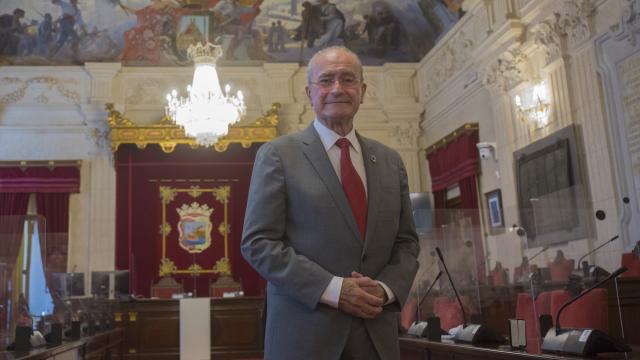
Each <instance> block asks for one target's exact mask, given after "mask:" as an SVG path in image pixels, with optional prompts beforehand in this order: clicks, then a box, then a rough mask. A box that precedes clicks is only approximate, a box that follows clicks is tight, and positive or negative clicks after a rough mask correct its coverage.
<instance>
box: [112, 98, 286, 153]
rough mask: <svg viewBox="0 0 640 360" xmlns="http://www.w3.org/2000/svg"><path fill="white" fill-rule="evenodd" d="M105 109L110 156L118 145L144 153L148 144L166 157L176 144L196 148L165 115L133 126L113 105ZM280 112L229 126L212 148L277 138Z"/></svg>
mask: <svg viewBox="0 0 640 360" xmlns="http://www.w3.org/2000/svg"><path fill="white" fill-rule="evenodd" d="M105 109H106V110H107V111H108V112H109V115H108V117H107V124H109V128H110V129H111V151H112V152H116V151H117V150H118V147H120V145H121V144H136V146H137V147H138V148H140V149H144V148H145V147H147V145H149V144H158V145H160V147H161V148H162V151H164V152H165V153H167V154H169V153H171V152H173V150H175V148H176V145H178V144H186V145H189V146H191V147H192V148H194V149H195V148H197V147H198V146H199V145H198V144H197V143H196V140H195V139H194V138H191V137H187V136H185V134H184V129H182V128H181V127H180V126H178V125H176V124H175V123H173V121H171V119H170V118H169V117H167V116H166V115H165V116H163V117H162V119H161V120H160V122H159V123H157V124H149V125H136V124H134V123H133V122H132V121H131V120H129V119H128V118H127V117H126V116H125V115H124V114H122V113H121V112H119V111H118V110H116V109H115V107H114V105H113V103H107V104H105ZM279 109H280V103H273V104H271V108H270V109H269V110H267V112H266V113H265V114H264V115H263V116H261V117H259V118H258V119H256V121H255V122H254V123H253V124H243V122H242V121H241V122H240V123H239V124H236V125H232V126H230V127H229V134H227V136H225V137H223V138H221V139H220V140H218V142H217V143H216V144H214V145H213V148H214V149H215V150H216V151H218V152H223V151H226V150H227V148H228V147H229V144H232V143H239V144H240V145H242V147H244V148H245V149H246V148H249V147H251V145H252V144H253V143H260V142H267V141H270V140H273V139H275V138H276V137H277V136H278V129H277V126H278V110H279ZM243 120H244V119H243Z"/></svg>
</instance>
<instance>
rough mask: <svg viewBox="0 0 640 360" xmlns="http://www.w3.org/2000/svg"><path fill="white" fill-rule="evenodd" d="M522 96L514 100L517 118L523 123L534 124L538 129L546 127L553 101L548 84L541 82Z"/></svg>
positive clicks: (515, 97)
mask: <svg viewBox="0 0 640 360" xmlns="http://www.w3.org/2000/svg"><path fill="white" fill-rule="evenodd" d="M521 95H522V96H520V95H516V96H514V98H513V102H514V105H515V108H516V116H517V117H518V118H519V119H520V120H521V121H523V122H529V123H532V124H533V125H534V126H535V128H536V129H540V128H543V127H545V126H546V125H547V123H548V122H549V115H550V114H551V100H550V98H549V91H548V90H547V86H546V83H545V82H544V81H541V82H540V83H538V84H536V85H535V86H533V87H532V88H527V89H526V91H524V93H523V94H521Z"/></svg>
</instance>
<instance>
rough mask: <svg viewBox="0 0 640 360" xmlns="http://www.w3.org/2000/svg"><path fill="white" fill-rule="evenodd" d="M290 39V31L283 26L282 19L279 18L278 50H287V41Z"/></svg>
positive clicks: (277, 32)
mask: <svg viewBox="0 0 640 360" xmlns="http://www.w3.org/2000/svg"><path fill="white" fill-rule="evenodd" d="M287 40H289V32H288V31H287V29H285V28H284V26H282V21H280V20H278V21H277V25H276V51H280V52H286V51H287V50H285V48H284V44H285V42H286V41H287Z"/></svg>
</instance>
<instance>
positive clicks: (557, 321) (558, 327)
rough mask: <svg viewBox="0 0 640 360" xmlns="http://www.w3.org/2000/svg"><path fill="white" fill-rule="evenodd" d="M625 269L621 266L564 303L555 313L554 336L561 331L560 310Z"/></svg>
mask: <svg viewBox="0 0 640 360" xmlns="http://www.w3.org/2000/svg"><path fill="white" fill-rule="evenodd" d="M627 270H628V269H627V267H626V266H623V267H621V268H619V269H618V270H616V271H614V272H613V273H612V274H611V275H609V276H607V277H606V278H605V279H604V280H602V281H599V282H598V283H596V284H595V285H593V286H592V287H590V288H588V289H587V290H585V291H584V292H582V294H580V295H578V296H576V297H574V298H573V299H571V300H569V301H567V302H566V303H564V304H563V305H562V306H561V307H560V309H559V310H558V312H557V313H556V335H558V334H559V333H560V331H561V330H562V328H561V327H560V314H561V313H562V310H564V309H565V308H566V307H567V306H569V305H571V304H573V303H574V302H575V301H576V300H578V299H580V298H581V297H583V296H585V295H587V294H588V293H590V292H591V291H592V290H593V289H595V288H597V287H599V286H600V285H602V284H604V283H606V282H607V281H609V280H611V279H613V278H615V277H618V276H620V274H622V273H624V272H625V271H627Z"/></svg>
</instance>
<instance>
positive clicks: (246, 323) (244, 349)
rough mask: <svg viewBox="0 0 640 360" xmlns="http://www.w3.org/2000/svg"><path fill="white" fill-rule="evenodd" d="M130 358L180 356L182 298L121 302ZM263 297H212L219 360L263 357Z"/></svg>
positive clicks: (213, 333) (159, 359)
mask: <svg viewBox="0 0 640 360" xmlns="http://www.w3.org/2000/svg"><path fill="white" fill-rule="evenodd" d="M118 306H119V310H118V311H119V313H121V314H122V316H120V319H121V321H120V322H118V324H119V326H121V327H123V328H124V331H125V340H124V346H125V354H126V358H127V359H136V360H140V359H143V360H146V359H154V360H164V359H178V358H179V352H180V308H179V300H156V299H153V300H151V299H144V300H136V301H127V302H122V303H120V304H119V305H118ZM262 312H263V299H262V298H261V297H241V298H230V299H211V313H210V314H209V316H210V317H211V355H212V358H215V359H235V358H258V357H262V352H263V344H262V338H263V336H262V317H263V314H262Z"/></svg>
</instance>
